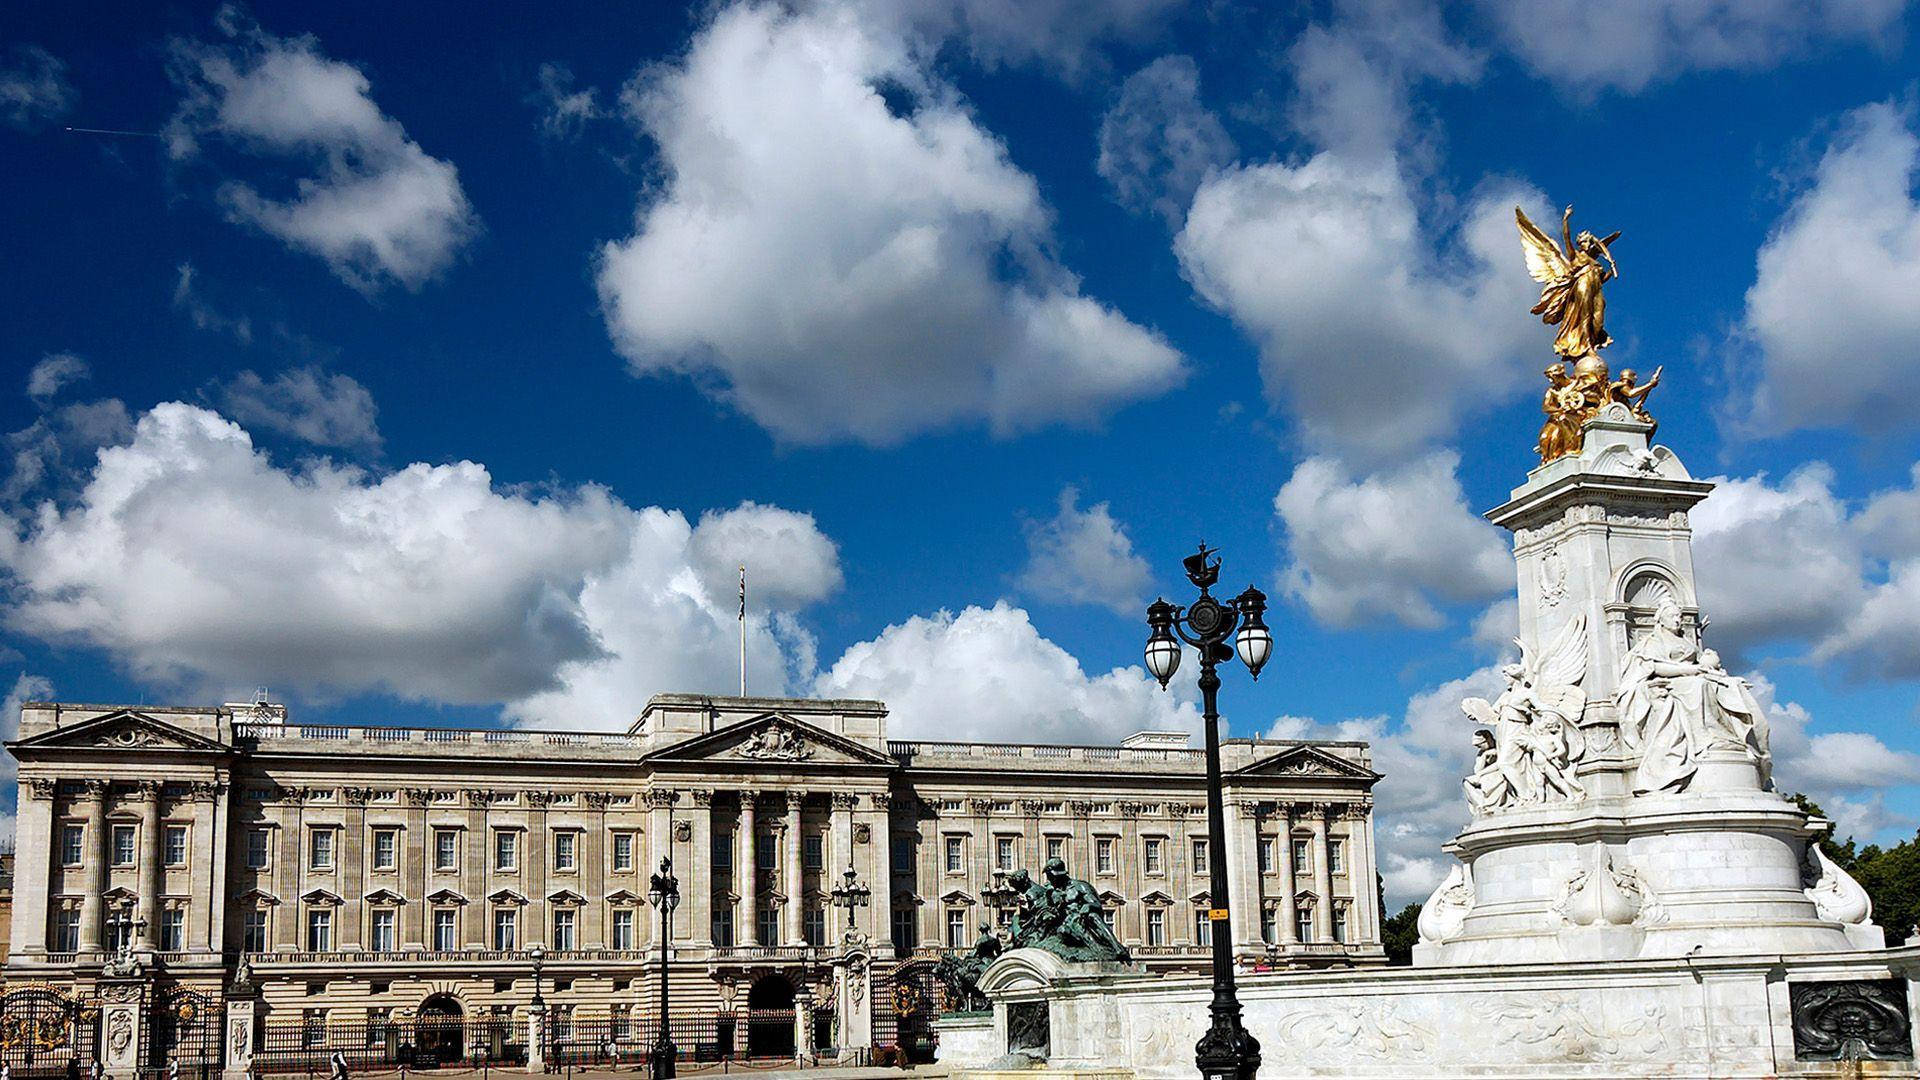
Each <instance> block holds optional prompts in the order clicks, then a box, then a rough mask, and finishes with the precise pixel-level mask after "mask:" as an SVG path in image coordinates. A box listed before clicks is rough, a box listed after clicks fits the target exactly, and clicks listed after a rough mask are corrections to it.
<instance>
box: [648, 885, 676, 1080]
mask: <svg viewBox="0 0 1920 1080" xmlns="http://www.w3.org/2000/svg"><path fill="white" fill-rule="evenodd" d="M647 899H648V900H649V901H650V902H652V904H653V906H654V907H656V908H658V909H659V911H660V1035H659V1037H658V1038H656V1039H654V1040H653V1080H673V1072H674V1069H673V1059H674V1057H675V1056H676V1055H677V1054H679V1050H678V1048H676V1047H675V1046H674V1045H673V1032H672V1031H671V1030H670V1029H669V1028H668V1025H667V937H668V935H670V934H671V933H673V909H674V908H677V907H679V906H680V882H679V881H678V880H676V879H675V878H674V876H673V859H672V858H670V857H666V856H662V857H661V859H660V872H659V873H657V874H655V875H653V879H652V880H651V881H650V882H648V884H647Z"/></svg>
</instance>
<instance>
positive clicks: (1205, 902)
mask: <svg viewBox="0 0 1920 1080" xmlns="http://www.w3.org/2000/svg"><path fill="white" fill-rule="evenodd" d="M1187 903H1189V904H1192V905H1193V906H1195V907H1211V906H1212V905H1213V894H1211V893H1209V892H1207V890H1205V889H1201V890H1200V891H1199V892H1197V893H1194V894H1193V895H1192V896H1189V897H1187Z"/></svg>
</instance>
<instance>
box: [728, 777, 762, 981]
mask: <svg viewBox="0 0 1920 1080" xmlns="http://www.w3.org/2000/svg"><path fill="white" fill-rule="evenodd" d="M758 797H759V792H756V791H743V792H741V793H740V826H739V828H737V829H735V830H734V840H736V841H737V842H738V843H739V845H740V853H739V854H738V855H736V856H735V857H734V865H735V866H736V867H738V869H737V870H736V876H737V878H738V880H739V882H740V890H739V891H740V910H739V911H736V912H734V928H733V939H734V940H735V941H738V942H739V943H741V944H742V945H758V944H760V867H759V865H758V864H757V863H756V862H754V857H753V849H754V839H753V838H754V833H755V832H756V831H757V830H758V828H759V826H758V825H756V824H755V822H754V820H753V800H754V799H756V798H758Z"/></svg>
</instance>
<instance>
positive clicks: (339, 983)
mask: <svg viewBox="0 0 1920 1080" xmlns="http://www.w3.org/2000/svg"><path fill="white" fill-rule="evenodd" d="M1188 742H1189V740H1188V737H1187V736H1186V735H1184V734H1180V733H1155V732H1147V733H1142V734H1140V735H1136V736H1134V737H1132V738H1130V739H1127V740H1125V741H1124V742H1123V743H1122V744H1121V745H1119V746H1053V745H999V744H980V743H961V742H904V741H895V740H890V739H889V738H888V737H887V710H886V707H885V706H884V705H883V704H881V703H879V702H874V701H840V700H792V699H773V698H740V697H708V696H697V695H687V694H664V695H660V696H658V697H655V698H654V699H653V700H651V701H650V702H648V703H647V706H646V708H645V710H644V711H643V712H642V713H641V714H640V716H639V718H638V719H637V720H636V721H634V722H633V724H632V725H631V727H630V728H629V730H628V731H627V732H626V733H624V734H608V733H585V732H579V733H576V732H561V731H544V730H524V729H506V730H495V729H486V730H459V729H451V728H398V727H380V726H364V727H362V726H338V725H324V726H323V725H311V724H299V723H292V722H289V721H288V718H287V714H286V711H285V709H284V708H282V707H279V706H275V705H270V704H266V703H259V704H253V705H245V704H243V705H230V706H220V707H207V708H187V707H150V706H138V707H119V706H102V705H72V704H54V703H33V704H28V705H26V706H25V707H24V708H23V710H22V715H21V723H20V736H19V739H18V740H17V741H16V742H14V743H12V744H10V749H11V750H12V752H13V753H14V755H15V756H16V758H17V759H18V761H19V813H18V822H19V824H18V830H19V833H18V835H19V843H18V852H19V855H18V862H17V866H16V875H17V876H16V886H17V887H16V888H15V890H14V907H13V913H12V918H13V923H12V946H13V948H12V953H11V956H10V957H9V959H8V960H7V964H6V974H7V977H8V980H9V982H10V983H17V982H20V981H32V982H37V983H47V984H52V985H56V986H68V987H72V988H74V989H75V990H76V991H84V990H85V989H86V988H87V987H88V986H89V985H91V983H92V982H93V981H94V980H95V979H97V978H98V977H99V975H100V972H101V969H102V965H103V963H105V962H107V961H109V960H111V959H112V958H114V957H115V956H116V954H118V955H127V954H129V953H131V954H134V955H138V956H142V957H144V958H145V959H146V963H147V965H148V966H149V968H150V969H151V970H153V971H156V972H158V973H160V975H161V976H162V977H164V978H166V979H167V980H170V981H172V982H174V983H177V984H179V985H182V986H203V987H205V988H206V989H207V990H208V992H210V993H219V992H220V991H221V989H222V988H223V987H225V986H226V985H227V984H228V983H229V982H230V981H232V980H233V979H234V977H235V974H236V971H237V969H238V968H239V967H240V965H241V964H242V962H243V960H244V964H245V967H246V969H247V971H248V974H249V976H250V978H249V980H248V981H249V982H250V983H251V984H252V985H256V986H257V987H258V994H259V1001H260V1006H261V1009H262V1011H263V1012H264V1014H265V1015H266V1016H267V1017H268V1019H269V1020H271V1019H272V1018H274V1017H276V1016H280V1017H286V1016H303V1017H306V1018H307V1019H309V1020H311V1019H312V1018H313V1017H314V1015H315V1014H316V1013H318V1014H322V1015H330V1016H346V1015H364V1016H389V1015H394V1016H405V1015H417V1014H419V1012H420V1011H421V1010H422V1009H423V1008H433V1009H437V1010H438V1011H440V1012H441V1013H444V1014H448V1015H462V1014H464V1015H495V1016H501V1015H510V1014H512V1013H513V1011H514V1010H515V1009H518V1008H523V1007H524V1006H525V1005H526V1004H527V1002H528V1001H529V1000H530V998H531V997H532V996H533V995H534V994H535V993H536V992H537V991H544V999H545V1002H546V1003H547V1006H548V1007H550V1008H554V1009H560V1010H577V1011H579V1012H581V1013H582V1014H586V1013H605V1012H608V1011H609V1010H611V1011H614V1012H616V1013H619V1012H622V1011H624V1010H646V1009H651V1008H652V1007H653V1002H654V1001H655V997H654V995H655V994H657V992H658V991H657V986H656V982H657V979H658V971H659V967H658V965H659V962H660V961H659V950H658V945H657V937H658V930H657V926H658V920H659V915H658V912H657V911H656V910H655V909H653V908H651V907H650V906H649V904H648V899H647V891H648V881H649V875H650V873H651V872H652V871H654V870H655V869H657V868H658V865H659V862H660V860H661V858H662V857H664V856H671V858H672V866H673V868H674V873H675V875H676V876H677V878H678V879H679V882H680V893H681V902H680V903H679V905H678V907H677V908H675V909H673V910H672V919H673V927H672V932H671V933H672V939H671V940H672V945H673V951H672V960H671V962H670V965H669V967H670V975H671V978H672V980H673V991H672V992H673V1000H674V1003H675V1007H676V1009H680V1008H686V1009H695V1010H698V1009H709V1010H716V1011H718V1010H726V1009H732V1008H736V1007H743V1006H744V1004H745V1002H746V1000H747V998H748V996H749V995H750V994H753V995H756V996H757V997H758V998H760V999H762V1000H766V1001H775V1002H776V1003H777V1002H778V1001H779V1000H780V999H781V998H782V997H783V996H784V997H785V998H786V1000H787V1001H788V1002H791V1001H792V997H793V995H795V994H796V993H797V994H798V995H799V996H800V997H801V998H802V999H805V998H806V997H807V995H808V994H809V993H811V992H812V988H813V985H814V984H815V983H817V982H819V981H820V980H821V979H822V978H823V977H824V976H823V973H824V972H825V971H826V970H827V965H828V964H830V963H831V962H832V960H831V958H832V957H834V956H835V955H838V954H839V952H840V951H842V949H843V946H844V945H845V944H846V941H847V940H857V941H863V942H866V943H869V944H868V946H867V947H868V948H869V949H870V951H871V956H872V961H873V962H874V964H875V965H876V966H879V965H885V964H897V963H900V962H903V961H908V960H910V959H912V958H915V957H924V956H927V955H931V954H936V953H938V952H939V951H940V950H943V949H960V948H968V947H970V946H971V945H972V944H973V943H974V941H975V940H976V939H977V938H978V936H979V935H980V933H981V927H982V925H983V924H985V925H989V926H990V925H993V924H995V923H1002V924H1004V922H1005V921H1006V919H1007V918H1008V917H1009V915H1010V913H1011V905H1012V897H1011V895H1010V893H1009V891H1008V889H1007V888H1006V885H1005V879H1006V876H1007V873H1008V872H1009V871H1011V870H1013V869H1015V868H1020V867H1026V868H1031V869H1035V870H1037V869H1038V868H1039V867H1040V866H1041V865H1042V864H1043V863H1045V862H1046V861H1047V860H1048V859H1050V858H1060V859H1063V860H1064V861H1065V862H1066V864H1067V866H1068V867H1069V869H1070V870H1071V872H1072V873H1073V875H1074V876H1075V877H1081V878H1085V879H1086V880H1087V881H1089V882H1091V883H1092V884H1093V886H1094V887H1095V888H1096V889H1097V890H1098V891H1099V894H1100V896H1101V898H1102V899H1103V900H1104V901H1105V903H1106V906H1107V912H1108V913H1109V915H1110V916H1111V920H1112V924H1113V927H1114V930H1115V933H1116V935H1117V936H1118V937H1119V938H1120V940H1121V941H1122V942H1124V943H1125V944H1127V945H1128V946H1129V947H1130V948H1131V949H1132V951H1133V953H1134V955H1135V957H1136V958H1137V959H1139V960H1140V961H1141V962H1143V963H1145V964H1147V965H1149V966H1152V967H1155V968H1164V969H1187V970H1198V969H1199V968H1201V967H1202V966H1203V965H1204V964H1205V962H1206V956H1207V949H1208V943H1209V939H1208V937H1207V934H1208V932H1209V928H1210V923H1209V921H1208V919H1207V917H1206V916H1207V909H1208V907H1209V893H1210V890H1211V889H1212V887H1213V883H1212V882H1211V881H1209V880H1208V873H1207V869H1206V867H1207V861H1208V860H1207V850H1206V845H1207V842H1208V841H1207V837H1206V831H1207V830H1206V813H1205V783H1204V766H1205V762H1204V754H1203V752H1202V751H1201V750H1199V749H1195V748H1191V747H1190V746H1189V745H1188ZM1222 758H1223V769H1224V772H1225V778H1226V779H1225V794H1226V800H1227V811H1228V815H1229V821H1228V823H1227V824H1228V833H1227V846H1228V851H1227V856H1228V862H1229V865H1230V866H1231V867H1232V870H1231V871H1230V873H1229V878H1230V880H1229V882H1228V883H1227V887H1228V888H1229V890H1230V897H1231V903H1232V909H1233V913H1234V920H1235V923H1234V925H1233V927H1232V931H1231V932H1232V934H1233V940H1234V944H1235V951H1236V954H1237V955H1238V956H1239V957H1240V959H1241V960H1242V961H1243V962H1244V963H1246V964H1249V965H1269V964H1272V965H1282V966H1313V965H1321V966H1326V965H1350V964H1370V963H1379V962H1383V960H1384V955H1383V953H1382V950H1381V946H1380V922H1381V912H1380V902H1379V893H1378V891H1377V888H1376V878H1375V871H1374V867H1375V858H1374V841H1373V831H1372V816H1371V815H1372V797H1371V789H1372V786H1373V784H1374V782H1375V781H1376V780H1377V779H1378V778H1379V777H1378V774H1376V773H1374V772H1373V771H1372V770H1371V768H1370V760H1369V755H1368V749H1367V747H1366V745H1365V744H1363V743H1352V742H1288V741H1271V740H1245V739H1234V740H1228V741H1227V742H1226V743H1225V744H1224V746H1223V749H1222ZM849 871H851V878H850V879H849V873H848V872H849ZM849 884H851V885H854V886H857V887H859V888H860V889H861V890H864V892H865V893H866V896H865V900H866V902H865V903H864V904H863V905H861V906H857V907H856V906H853V905H846V906H844V907H843V906H837V905H836V903H835V890H836V888H839V889H841V890H842V898H844V897H845V896H847V895H849V894H850V892H851V890H848V889H847V888H846V886H847V885H849ZM849 912H851V917H852V920H853V929H852V931H851V935H849V931H848V929H847V918H848V913H849ZM843 938H846V940H843ZM536 957H538V958H539V961H540V968H541V970H540V972H539V974H537V975H536V973H535V971H534V969H533V968H532V967H530V964H531V963H532V962H533V961H534V959H535V958H536ZM649 973H651V974H649ZM536 979H540V980H543V981H540V982H538V983H536V981H535V980H536ZM769 980H772V982H771V983H769ZM763 983H768V984H769V985H772V986H773V990H772V991H769V992H766V993H761V992H760V991H761V987H762V984H763ZM780 984H784V986H782V985H780ZM436 1003H437V1004H436ZM788 1007H790V1008H791V1007H792V1005H791V1004H789V1005H788Z"/></svg>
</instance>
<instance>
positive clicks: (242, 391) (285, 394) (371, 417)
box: [213, 367, 380, 452]
mask: <svg viewBox="0 0 1920 1080" xmlns="http://www.w3.org/2000/svg"><path fill="white" fill-rule="evenodd" d="M213 392H214V396H215V398H216V399H217V400H218V401H219V403H220V408H221V410H222V411H223V412H225V413H226V414H227V415H228V416H231V417H233V418H234V419H235V420H237V421H238V422H240V423H241V424H244V425H249V426H252V427H256V428H266V429H267V430H269V431H276V432H279V433H280V434H282V435H288V436H291V437H293V438H296V439H299V440H301V441H302V442H308V443H312V444H313V445H315V446H330V447H340V448H342V449H346V450H357V451H365V452H376V451H378V450H379V449H380V429H379V425H378V423H377V418H378V414H379V409H378V407H377V406H375V405H374V403H373V395H372V394H370V393H368V392H367V388H366V387H364V386H362V385H360V383H359V382H357V381H356V380H354V379H353V378H352V377H350V376H347V375H340V374H332V375H329V374H327V373H326V372H324V371H321V370H320V369H318V368H311V367H307V368H293V369H291V370H288V371H283V372H281V373H280V374H278V375H276V376H274V377H273V378H272V379H270V380H269V379H263V378H261V377H260V376H259V375H258V374H256V373H255V372H252V371H242V372H241V373H240V374H238V375H235V376H234V377H233V378H231V379H228V380H226V381H225V382H223V383H220V384H217V385H216V386H215V387H214V388H213Z"/></svg>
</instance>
